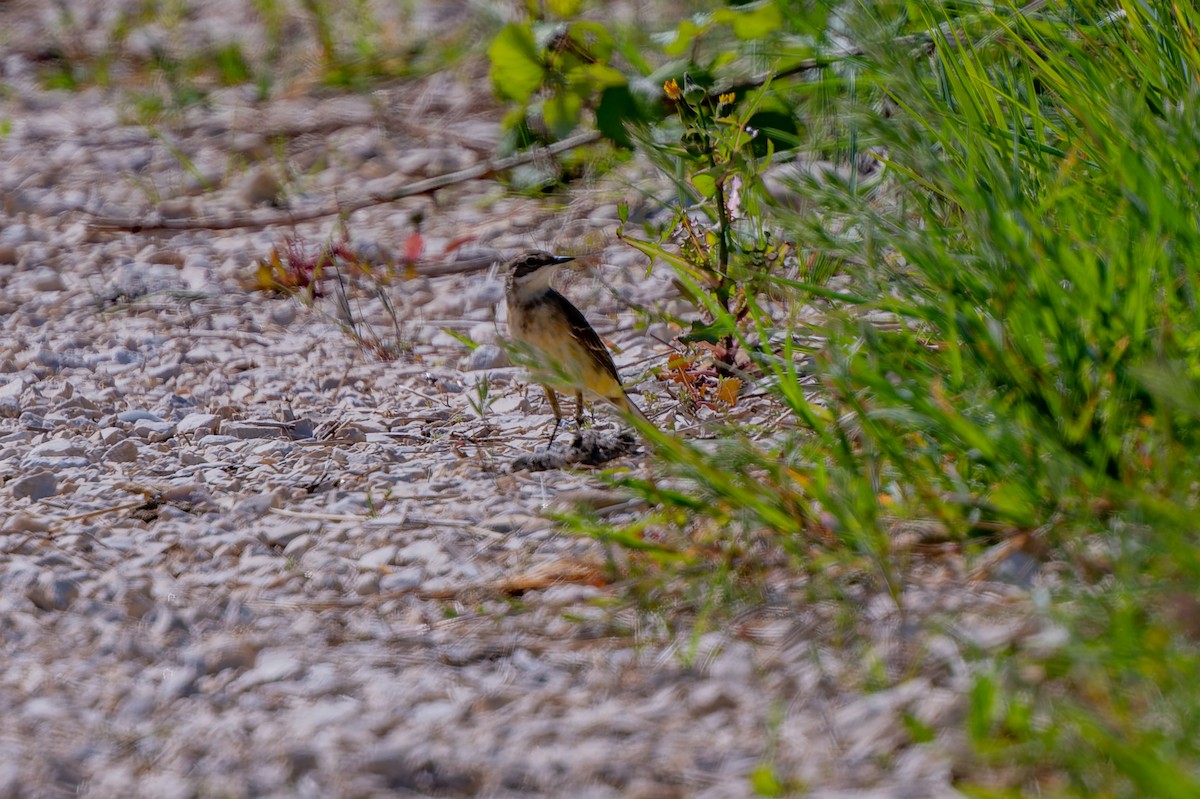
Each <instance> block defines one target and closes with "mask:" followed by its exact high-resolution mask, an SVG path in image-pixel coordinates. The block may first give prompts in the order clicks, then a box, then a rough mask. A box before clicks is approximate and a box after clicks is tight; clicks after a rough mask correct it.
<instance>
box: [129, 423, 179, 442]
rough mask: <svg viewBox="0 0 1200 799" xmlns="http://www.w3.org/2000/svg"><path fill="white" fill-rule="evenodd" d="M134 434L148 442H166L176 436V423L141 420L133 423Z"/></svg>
mask: <svg viewBox="0 0 1200 799" xmlns="http://www.w3.org/2000/svg"><path fill="white" fill-rule="evenodd" d="M133 432H134V433H136V434H137V435H138V436H140V437H141V438H144V439H146V440H147V441H166V440H167V439H168V438H171V437H172V436H173V435H175V423H174V422H155V421H153V420H151V419H139V420H137V421H136V422H134V423H133Z"/></svg>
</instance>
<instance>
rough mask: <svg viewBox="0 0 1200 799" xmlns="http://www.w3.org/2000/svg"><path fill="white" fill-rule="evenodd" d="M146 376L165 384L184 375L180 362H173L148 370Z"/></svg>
mask: <svg viewBox="0 0 1200 799" xmlns="http://www.w3.org/2000/svg"><path fill="white" fill-rule="evenodd" d="M146 374H148V375H150V377H152V378H154V379H155V380H159V381H161V382H163V383H165V382H167V381H168V380H170V379H172V378H175V377H179V375H181V374H183V367H181V366H180V365H179V361H172V362H171V363H164V364H162V365H161V366H155V367H153V368H151V369H147V370H146Z"/></svg>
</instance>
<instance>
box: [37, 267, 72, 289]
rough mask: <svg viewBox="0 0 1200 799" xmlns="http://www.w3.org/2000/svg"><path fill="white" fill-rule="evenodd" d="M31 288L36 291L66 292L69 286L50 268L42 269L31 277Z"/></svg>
mask: <svg viewBox="0 0 1200 799" xmlns="http://www.w3.org/2000/svg"><path fill="white" fill-rule="evenodd" d="M29 287H30V288H32V289H33V290H34V291H65V290H66V288H67V284H66V283H64V282H63V279H62V275H60V274H59V273H58V272H56V271H54V270H53V269H50V268H49V267H42V268H40V269H37V270H35V271H34V273H33V274H32V275H30V277H29Z"/></svg>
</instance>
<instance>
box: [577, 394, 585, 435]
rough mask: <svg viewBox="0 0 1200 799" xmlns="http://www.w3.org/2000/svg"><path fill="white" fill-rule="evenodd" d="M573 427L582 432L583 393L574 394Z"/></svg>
mask: <svg viewBox="0 0 1200 799" xmlns="http://www.w3.org/2000/svg"><path fill="white" fill-rule="evenodd" d="M575 427H576V428H578V429H579V430H583V392H582V391H576V392H575Z"/></svg>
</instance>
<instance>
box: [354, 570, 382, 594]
mask: <svg viewBox="0 0 1200 799" xmlns="http://www.w3.org/2000/svg"><path fill="white" fill-rule="evenodd" d="M354 593H356V594H358V595H359V596H371V595H372V594H378V593H379V572H376V571H369V572H363V573H362V574H360V575H359V576H358V579H357V580H355V581H354Z"/></svg>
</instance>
